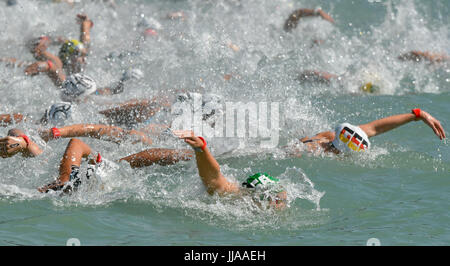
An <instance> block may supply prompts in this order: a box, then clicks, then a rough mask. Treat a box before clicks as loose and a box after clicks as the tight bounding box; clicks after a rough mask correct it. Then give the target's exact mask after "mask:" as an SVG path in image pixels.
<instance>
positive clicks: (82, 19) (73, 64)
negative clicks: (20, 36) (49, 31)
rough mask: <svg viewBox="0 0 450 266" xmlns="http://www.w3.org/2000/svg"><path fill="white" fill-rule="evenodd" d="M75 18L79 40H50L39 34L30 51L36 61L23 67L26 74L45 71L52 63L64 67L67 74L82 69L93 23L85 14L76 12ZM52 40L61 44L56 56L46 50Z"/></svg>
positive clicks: (58, 67) (57, 67) (56, 66)
mask: <svg viewBox="0 0 450 266" xmlns="http://www.w3.org/2000/svg"><path fill="white" fill-rule="evenodd" d="M77 20H78V23H79V24H81V28H80V39H79V40H78V39H64V38H61V37H60V38H58V39H57V40H51V39H50V38H49V37H48V36H41V37H39V38H38V39H37V40H35V41H34V42H33V43H32V44H31V51H32V52H33V54H34V56H35V58H36V59H37V60H38V62H36V63H34V64H31V65H30V66H28V67H27V68H26V69H25V73H26V74H27V75H35V74H38V73H39V72H45V71H46V70H47V67H48V68H52V65H54V67H55V69H58V70H59V69H60V68H62V69H64V71H65V72H66V74H69V75H70V74H74V73H79V72H82V71H83V69H84V65H85V64H86V57H87V55H88V53H89V47H90V43H91V34H90V32H91V28H92V27H93V26H94V23H93V22H92V20H90V19H89V18H88V16H87V15H85V14H78V15H77ZM54 42H56V43H57V44H62V45H61V48H60V50H59V54H58V56H56V55H53V54H51V53H49V52H48V51H47V48H48V47H49V45H51V44H52V43H54ZM41 70H42V71H41Z"/></svg>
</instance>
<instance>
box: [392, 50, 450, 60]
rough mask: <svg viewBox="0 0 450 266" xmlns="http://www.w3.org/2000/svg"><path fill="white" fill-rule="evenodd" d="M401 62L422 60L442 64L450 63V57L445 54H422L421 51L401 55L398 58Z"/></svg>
mask: <svg viewBox="0 0 450 266" xmlns="http://www.w3.org/2000/svg"><path fill="white" fill-rule="evenodd" d="M398 58H399V59H400V60H413V61H420V60H421V59H426V60H428V61H430V62H441V61H448V60H450V57H449V56H447V55H445V54H436V53H435V54H433V53H430V52H427V51H425V52H421V51H411V52H409V53H406V54H403V55H400V56H399V57H398Z"/></svg>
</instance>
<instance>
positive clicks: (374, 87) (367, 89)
mask: <svg viewBox="0 0 450 266" xmlns="http://www.w3.org/2000/svg"><path fill="white" fill-rule="evenodd" d="M360 89H361V90H362V91H363V92H367V93H374V92H377V91H380V87H379V86H377V85H374V84H372V82H367V83H366V84H364V85H362V86H361V87H360Z"/></svg>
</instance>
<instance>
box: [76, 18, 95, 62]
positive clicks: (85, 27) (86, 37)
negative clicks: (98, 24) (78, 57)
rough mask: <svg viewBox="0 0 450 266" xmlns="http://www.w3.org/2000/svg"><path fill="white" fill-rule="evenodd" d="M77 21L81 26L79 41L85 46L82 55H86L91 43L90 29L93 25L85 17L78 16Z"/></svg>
mask: <svg viewBox="0 0 450 266" xmlns="http://www.w3.org/2000/svg"><path fill="white" fill-rule="evenodd" d="M77 19H78V20H79V23H80V24H81V30H80V40H81V42H82V43H83V44H84V46H85V50H84V51H83V55H87V52H88V49H89V45H90V43H91V28H92V26H93V25H94V24H93V22H92V20H90V19H89V18H88V16H87V15H83V14H78V15H77Z"/></svg>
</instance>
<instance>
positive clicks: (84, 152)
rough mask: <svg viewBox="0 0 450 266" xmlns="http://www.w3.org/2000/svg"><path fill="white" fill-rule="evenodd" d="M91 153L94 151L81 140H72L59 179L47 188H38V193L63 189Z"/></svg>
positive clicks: (60, 168) (65, 154)
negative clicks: (82, 161)
mask: <svg viewBox="0 0 450 266" xmlns="http://www.w3.org/2000/svg"><path fill="white" fill-rule="evenodd" d="M91 153H92V150H91V148H90V147H89V146H88V145H87V144H86V143H84V142H83V141H81V140H79V139H71V140H70V142H69V144H68V145H67V148H66V151H65V152H64V155H63V158H62V160H61V164H60V166H59V178H58V179H57V180H56V181H54V182H52V183H50V184H48V185H46V186H43V187H40V188H38V191H39V192H45V193H46V192H48V191H49V190H55V191H56V190H60V189H62V188H63V187H64V184H65V183H66V182H68V181H70V177H71V174H72V172H73V171H74V170H75V169H76V168H79V167H80V165H81V160H82V159H83V158H87V157H88V156H89V155H90V154H91Z"/></svg>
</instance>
